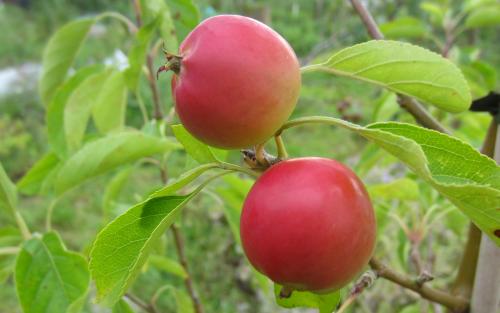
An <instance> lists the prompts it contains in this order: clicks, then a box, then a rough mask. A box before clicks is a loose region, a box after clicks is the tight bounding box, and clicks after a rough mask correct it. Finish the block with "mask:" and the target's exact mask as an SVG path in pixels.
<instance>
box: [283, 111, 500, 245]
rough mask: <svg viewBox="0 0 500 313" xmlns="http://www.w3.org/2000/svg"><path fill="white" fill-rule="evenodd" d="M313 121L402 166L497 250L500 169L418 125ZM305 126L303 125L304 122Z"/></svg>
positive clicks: (460, 143) (499, 241)
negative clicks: (361, 140)
mask: <svg viewBox="0 0 500 313" xmlns="http://www.w3.org/2000/svg"><path fill="white" fill-rule="evenodd" d="M307 119H314V120H315V121H316V122H320V121H321V122H323V123H328V124H334V125H338V126H341V127H343V128H347V129H349V130H352V131H354V132H356V133H358V134H359V135H361V136H363V137H365V138H367V139H369V140H371V141H373V142H374V143H376V144H377V145H378V146H380V147H381V148H383V149H384V150H386V151H388V152H389V153H391V154H392V155H393V156H395V157H396V158H398V159H399V160H401V161H402V162H403V163H405V164H406V165H407V166H408V167H409V168H410V169H411V170H412V171H413V172H415V173H416V174H417V175H418V176H420V177H421V178H422V179H424V180H425V181H427V182H428V183H429V184H430V185H431V186H433V187H434V188H435V189H436V190H437V191H439V192H440V193H441V194H442V195H443V196H445V197H446V198H448V200H450V201H451V202H452V203H453V204H455V205H456V206H457V207H458V208H459V209H460V210H462V212H463V213H464V214H465V215H467V217H469V219H471V220H472V222H474V224H476V225H477V226H478V227H479V228H480V229H481V230H482V231H483V232H485V233H486V234H487V235H488V236H490V237H491V238H492V240H493V241H494V242H496V244H497V245H500V237H498V236H496V235H495V231H497V232H498V229H500V210H498V208H499V207H500V167H499V166H498V165H497V164H496V163H495V161H493V160H492V159H490V158H488V157H486V156H484V155H482V154H480V153H479V152H478V151H477V150H475V149H474V148H473V147H471V146H470V145H468V144H467V143H465V142H463V141H461V140H459V139H457V138H454V137H451V136H448V135H445V134H442V133H439V132H436V131H433V130H429V129H425V128H422V127H419V126H415V125H411V124H405V123H396V122H387V123H375V124H371V125H368V126H367V127H362V126H359V125H355V124H352V123H349V122H346V121H343V120H340V119H336V118H329V117H317V118H303V119H297V120H293V121H290V122H288V123H293V124H296V125H297V124H300V121H305V120H307ZM304 123H305V122H304Z"/></svg>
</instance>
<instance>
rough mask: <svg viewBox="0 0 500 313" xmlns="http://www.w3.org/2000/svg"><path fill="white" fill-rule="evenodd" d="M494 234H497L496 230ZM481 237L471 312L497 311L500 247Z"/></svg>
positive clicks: (499, 153)
mask: <svg viewBox="0 0 500 313" xmlns="http://www.w3.org/2000/svg"><path fill="white" fill-rule="evenodd" d="M497 117H498V115H497V116H496V118H494V119H493V121H492V124H494V125H492V126H491V127H494V128H496V129H497V131H496V133H497V135H496V138H495V143H494V153H493V155H494V159H495V161H496V162H497V164H500V136H499V132H500V124H497V123H498V122H497ZM491 127H490V129H491ZM489 133H490V132H488V134H489ZM495 235H497V233H496V231H495ZM481 237H482V238H481V243H480V248H479V255H478V259H477V268H476V274H475V275H476V276H475V278H474V290H473V292H472V298H471V312H474V313H489V312H495V311H496V312H498V311H497V310H498V308H499V304H500V266H499V265H500V249H499V248H498V246H497V245H496V244H495V243H494V242H493V240H491V239H490V237H488V236H487V235H486V234H482V236H481Z"/></svg>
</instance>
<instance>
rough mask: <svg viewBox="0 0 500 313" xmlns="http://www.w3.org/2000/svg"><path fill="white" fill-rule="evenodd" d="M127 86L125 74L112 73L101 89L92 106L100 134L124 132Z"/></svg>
mask: <svg viewBox="0 0 500 313" xmlns="http://www.w3.org/2000/svg"><path fill="white" fill-rule="evenodd" d="M126 104H127V85H126V84H125V79H124V77H123V74H122V73H121V72H119V71H114V72H112V73H111V74H110V75H109V76H108V78H107V80H106V81H105V82H104V83H103V86H102V87H101V89H100V93H99V96H98V97H97V99H96V101H95V102H94V104H93V105H92V117H93V119H94V124H95V126H96V127H97V129H98V130H99V132H100V133H102V134H106V133H108V132H110V131H116V130H122V129H123V126H124V124H125V110H126Z"/></svg>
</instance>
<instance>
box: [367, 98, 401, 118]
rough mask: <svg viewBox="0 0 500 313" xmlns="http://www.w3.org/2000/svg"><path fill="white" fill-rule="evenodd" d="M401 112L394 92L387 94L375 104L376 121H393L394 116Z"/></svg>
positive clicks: (374, 114)
mask: <svg viewBox="0 0 500 313" xmlns="http://www.w3.org/2000/svg"><path fill="white" fill-rule="evenodd" d="M400 111H401V108H400V107H399V104H398V101H397V98H396V95H395V94H394V93H392V92H386V93H385V94H384V95H383V96H382V97H381V99H380V100H379V101H377V103H376V104H375V110H374V111H373V120H374V121H387V120H391V119H392V118H393V117H394V115H396V114H397V113H398V112H400Z"/></svg>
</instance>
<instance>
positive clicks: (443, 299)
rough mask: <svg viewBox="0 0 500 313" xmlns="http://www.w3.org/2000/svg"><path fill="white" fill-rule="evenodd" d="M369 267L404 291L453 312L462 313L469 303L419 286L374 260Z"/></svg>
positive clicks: (445, 293) (424, 286)
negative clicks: (407, 290)
mask: <svg viewBox="0 0 500 313" xmlns="http://www.w3.org/2000/svg"><path fill="white" fill-rule="evenodd" d="M370 266H371V268H372V269H373V270H374V271H375V272H376V273H377V275H378V276H379V277H382V278H385V279H387V280H389V281H392V282H393V283H395V284H398V285H400V286H401V287H404V288H406V289H410V290H413V291H414V292H416V293H418V294H419V295H420V296H421V297H422V298H424V299H427V300H430V301H434V302H437V303H439V304H442V305H444V306H446V307H447V308H449V309H451V310H452V311H453V312H464V311H465V310H466V309H467V307H468V306H469V301H467V299H464V298H462V297H458V296H454V295H451V294H449V293H447V292H444V291H441V290H438V289H434V288H431V287H429V286H427V285H426V284H419V283H418V281H417V280H415V279H412V278H410V277H407V276H405V275H403V274H400V273H398V272H396V271H394V270H392V269H390V268H388V267H387V266H385V265H384V264H382V262H380V261H378V260H377V259H375V258H372V259H371V260H370Z"/></svg>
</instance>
